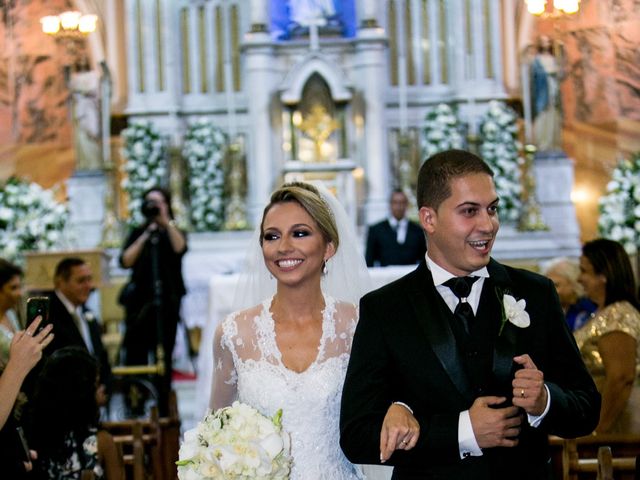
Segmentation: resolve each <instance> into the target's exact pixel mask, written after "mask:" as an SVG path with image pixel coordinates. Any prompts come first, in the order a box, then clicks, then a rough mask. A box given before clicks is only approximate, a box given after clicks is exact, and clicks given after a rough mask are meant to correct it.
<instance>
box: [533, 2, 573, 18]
mask: <svg viewBox="0 0 640 480" xmlns="http://www.w3.org/2000/svg"><path fill="white" fill-rule="evenodd" d="M524 1H525V3H526V4H527V10H528V11H529V13H532V14H534V15H540V16H560V15H562V14H563V13H566V14H569V15H571V14H574V13H577V11H578V10H579V9H580V0H553V13H550V14H549V13H546V11H547V0H524Z"/></svg>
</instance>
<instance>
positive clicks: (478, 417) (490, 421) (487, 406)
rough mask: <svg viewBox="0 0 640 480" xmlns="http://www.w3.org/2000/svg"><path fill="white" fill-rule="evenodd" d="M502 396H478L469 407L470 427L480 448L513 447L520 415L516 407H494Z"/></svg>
mask: <svg viewBox="0 0 640 480" xmlns="http://www.w3.org/2000/svg"><path fill="white" fill-rule="evenodd" d="M505 400H506V398H504V397H478V398H476V399H475V401H474V402H473V405H471V408H470V409H469V418H470V419H471V427H472V428H473V434H474V435H475V437H476V442H478V446H479V447H480V448H492V447H515V446H516V445H518V434H519V433H520V425H521V424H522V416H521V415H520V412H519V410H518V407H514V406H510V407H503V408H495V407H494V406H496V405H500V404H501V403H503V402H504V401H505Z"/></svg>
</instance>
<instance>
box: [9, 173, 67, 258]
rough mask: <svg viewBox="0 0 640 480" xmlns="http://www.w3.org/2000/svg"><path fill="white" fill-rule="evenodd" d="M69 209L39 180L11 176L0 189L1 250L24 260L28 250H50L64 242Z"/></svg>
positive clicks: (12, 256) (10, 256)
mask: <svg viewBox="0 0 640 480" xmlns="http://www.w3.org/2000/svg"><path fill="white" fill-rule="evenodd" d="M68 218H69V211H68V209H67V206H66V205H64V204H62V203H59V202H57V201H56V200H55V198H54V193H53V191H52V190H45V189H43V188H42V187H41V186H40V185H38V184H37V183H30V182H26V181H23V180H19V179H17V178H10V179H9V180H7V182H6V183H5V184H4V185H3V186H2V187H1V188H0V251H2V256H3V257H4V258H6V259H8V260H11V261H15V262H17V263H21V262H22V255H23V253H24V252H26V251H31V250H33V251H43V250H51V249H52V248H54V247H58V246H60V245H61V243H62V241H63V235H62V234H63V231H64V228H65V225H66V223H67V220H68Z"/></svg>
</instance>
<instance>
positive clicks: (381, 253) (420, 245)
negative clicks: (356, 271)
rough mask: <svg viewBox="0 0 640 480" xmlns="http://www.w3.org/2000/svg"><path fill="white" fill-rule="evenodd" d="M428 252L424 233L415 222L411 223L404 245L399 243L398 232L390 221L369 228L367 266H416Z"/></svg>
mask: <svg viewBox="0 0 640 480" xmlns="http://www.w3.org/2000/svg"><path fill="white" fill-rule="evenodd" d="M426 251H427V247H426V242H425V238H424V232H423V231H422V228H421V227H420V226H419V225H417V224H416V223H414V222H411V221H409V224H408V226H407V236H406V239H405V241H404V243H403V244H400V243H398V240H397V234H396V231H395V230H394V229H393V227H391V224H390V223H389V220H383V221H382V222H380V223H376V224H375V225H372V226H371V227H369V232H368V233H367V250H366V254H365V258H366V260H367V266H368V267H373V266H375V265H378V264H379V265H380V266H381V267H386V266H387V265H414V264H416V263H419V262H420V261H421V260H422V259H423V258H424V254H425V252H426Z"/></svg>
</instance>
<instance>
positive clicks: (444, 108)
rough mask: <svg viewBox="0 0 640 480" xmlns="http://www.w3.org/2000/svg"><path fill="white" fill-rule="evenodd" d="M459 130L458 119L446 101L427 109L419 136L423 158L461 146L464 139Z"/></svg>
mask: <svg viewBox="0 0 640 480" xmlns="http://www.w3.org/2000/svg"><path fill="white" fill-rule="evenodd" d="M460 130H461V127H460V119H459V118H458V116H457V114H456V112H455V110H454V109H452V108H451V107H450V106H449V105H447V104H446V103H440V104H438V105H436V106H435V107H433V108H431V109H430V110H429V111H427V113H426V115H425V118H424V124H423V131H422V133H423V134H422V137H421V140H422V151H423V153H424V158H425V159H427V158H429V157H430V156H431V155H434V154H436V153H438V152H443V151H445V150H450V149H452V148H463V147H464V139H463V137H462V134H461V133H460Z"/></svg>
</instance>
